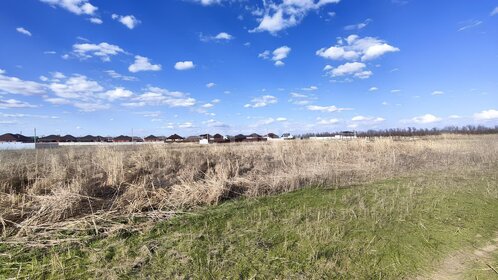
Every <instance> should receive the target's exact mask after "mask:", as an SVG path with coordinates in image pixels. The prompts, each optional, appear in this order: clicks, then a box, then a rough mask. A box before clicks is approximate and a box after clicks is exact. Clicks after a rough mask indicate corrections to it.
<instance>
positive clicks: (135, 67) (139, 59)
mask: <svg viewBox="0 0 498 280" xmlns="http://www.w3.org/2000/svg"><path fill="white" fill-rule="evenodd" d="M160 70H161V64H152V63H150V61H149V58H147V57H144V56H140V55H136V56H135V62H134V63H133V64H132V65H130V66H129V67H128V71H130V72H132V73H137V72H141V71H160Z"/></svg>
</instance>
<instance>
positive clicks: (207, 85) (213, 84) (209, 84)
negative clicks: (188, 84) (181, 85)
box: [206, 83, 216, 88]
mask: <svg viewBox="0 0 498 280" xmlns="http://www.w3.org/2000/svg"><path fill="white" fill-rule="evenodd" d="M215 86H216V84H215V83H207V84H206V87H207V88H213V87H215Z"/></svg>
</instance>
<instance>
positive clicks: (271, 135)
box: [265, 132, 280, 139]
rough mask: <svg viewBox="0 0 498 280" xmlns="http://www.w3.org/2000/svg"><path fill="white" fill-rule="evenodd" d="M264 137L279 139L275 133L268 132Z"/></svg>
mask: <svg viewBox="0 0 498 280" xmlns="http://www.w3.org/2000/svg"><path fill="white" fill-rule="evenodd" d="M265 138H267V139H279V138H280V137H278V135H277V134H275V133H271V132H270V133H268V134H266V135H265Z"/></svg>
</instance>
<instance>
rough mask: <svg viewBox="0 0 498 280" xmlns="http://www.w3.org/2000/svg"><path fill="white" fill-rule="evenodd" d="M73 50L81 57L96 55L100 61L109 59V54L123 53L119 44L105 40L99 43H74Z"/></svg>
mask: <svg viewBox="0 0 498 280" xmlns="http://www.w3.org/2000/svg"><path fill="white" fill-rule="evenodd" d="M73 52H74V53H75V54H76V56H78V57H79V58H81V59H88V58H91V57H92V56H98V57H100V59H102V61H111V56H114V55H118V54H120V53H125V51H124V50H123V49H122V48H120V47H119V46H116V45H112V44H109V43H106V42H103V43H100V44H98V45H97V44H91V43H83V44H74V45H73Z"/></svg>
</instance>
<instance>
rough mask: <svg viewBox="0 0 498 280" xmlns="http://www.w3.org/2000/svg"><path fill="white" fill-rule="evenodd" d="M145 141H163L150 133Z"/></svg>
mask: <svg viewBox="0 0 498 280" xmlns="http://www.w3.org/2000/svg"><path fill="white" fill-rule="evenodd" d="M144 140H145V142H161V139H160V138H159V137H157V136H154V135H149V136H147V137H145V138H144Z"/></svg>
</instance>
